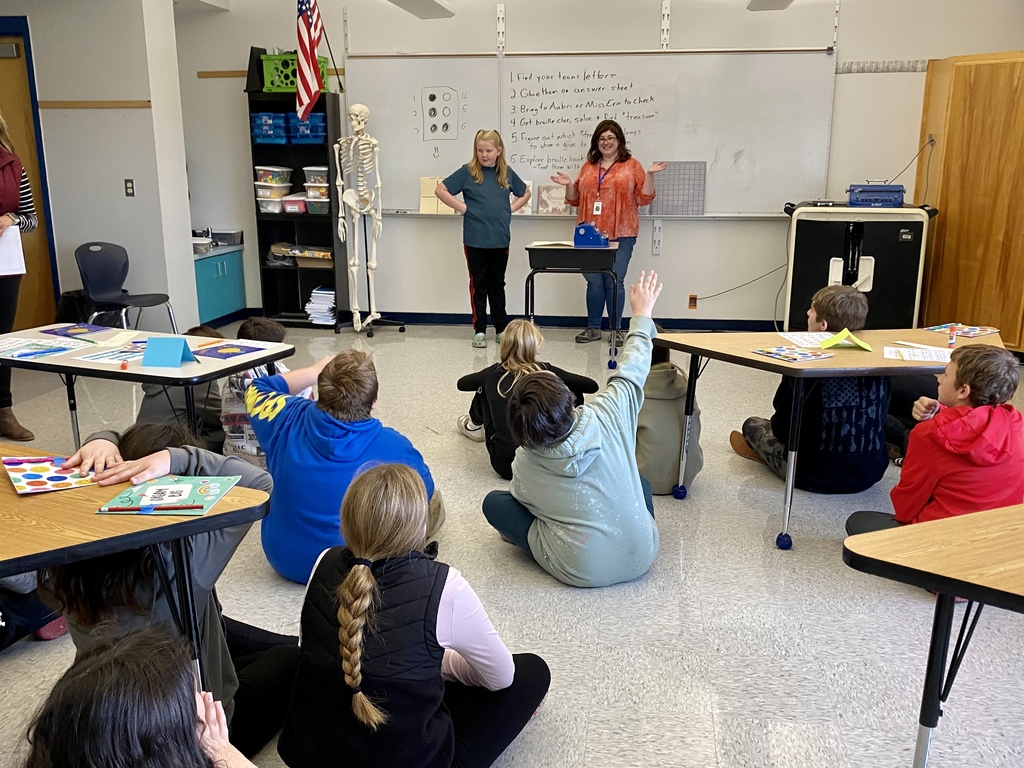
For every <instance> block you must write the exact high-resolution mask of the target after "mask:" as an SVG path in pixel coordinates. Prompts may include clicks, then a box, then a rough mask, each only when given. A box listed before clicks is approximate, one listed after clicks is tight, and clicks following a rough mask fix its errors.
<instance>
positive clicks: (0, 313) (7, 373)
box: [0, 251, 508, 408]
mask: <svg viewBox="0 0 1024 768" xmlns="http://www.w3.org/2000/svg"><path fill="white" fill-rule="evenodd" d="M505 253H506V259H507V254H508V251H506V252H505ZM504 274H505V268H504V267H502V275H504ZM21 278H22V275H5V276H3V277H0V333H10V332H11V329H13V328H14V315H15V313H16V312H17V311H18V291H19V290H20V289H21ZM10 407H11V367H10V366H9V365H4V366H0V408H10Z"/></svg>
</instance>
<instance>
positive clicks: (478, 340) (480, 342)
mask: <svg viewBox="0 0 1024 768" xmlns="http://www.w3.org/2000/svg"><path fill="white" fill-rule="evenodd" d="M473 346H474V347H476V348H477V349H484V348H486V347H487V337H486V336H484V335H483V334H482V333H475V334H473Z"/></svg>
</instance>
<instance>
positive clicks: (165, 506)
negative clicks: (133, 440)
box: [97, 475, 242, 515]
mask: <svg viewBox="0 0 1024 768" xmlns="http://www.w3.org/2000/svg"><path fill="white" fill-rule="evenodd" d="M241 479H242V477H241V475H234V476H233V477H178V476H176V475H165V476H164V477H158V478H156V479H155V480H149V481H147V482H145V483H142V484H141V485H133V486H131V487H129V488H125V489H124V490H123V491H121V493H119V494H117V496H115V497H114V498H112V499H111V500H110V501H108V502H107V503H106V504H104V505H103V506H102V507H100V508H99V509H98V510H97V512H98V513H99V514H107V515H205V514H206V513H207V512H208V511H209V510H210V509H211V508H212V507H213V505H214V504H216V503H217V502H218V501H220V499H221V497H223V496H224V494H226V493H227V492H228V491H229V490H231V489H232V488H233V487H234V486H235V483H237V482H238V481H239V480H241Z"/></svg>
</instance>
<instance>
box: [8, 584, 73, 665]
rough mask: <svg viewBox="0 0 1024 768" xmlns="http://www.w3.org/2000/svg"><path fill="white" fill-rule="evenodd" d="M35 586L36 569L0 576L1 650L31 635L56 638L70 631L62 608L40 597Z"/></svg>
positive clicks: (41, 637)
mask: <svg viewBox="0 0 1024 768" xmlns="http://www.w3.org/2000/svg"><path fill="white" fill-rule="evenodd" d="M36 586H38V585H37V583H36V574H35V571H33V572H31V573H20V574H18V575H16V576H4V577H2V578H0V651H2V650H4V649H5V648H7V647H9V646H11V645H13V644H14V643H16V642H18V641H19V640H21V638H23V637H28V636H29V635H31V634H35V636H36V637H38V638H39V639H40V640H55V639H56V638H58V637H63V636H64V635H66V634H67V633H68V624H67V622H66V621H65V620H64V617H63V616H61V615H60V611H55V610H54V609H53V608H51V607H50V606H48V605H45V604H44V603H43V602H42V601H41V600H40V599H39V595H38V593H37V592H36Z"/></svg>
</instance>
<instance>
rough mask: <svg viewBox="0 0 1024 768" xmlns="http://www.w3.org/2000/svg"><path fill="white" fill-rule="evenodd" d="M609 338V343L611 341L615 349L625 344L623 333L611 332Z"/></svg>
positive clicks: (624, 334)
mask: <svg viewBox="0 0 1024 768" xmlns="http://www.w3.org/2000/svg"><path fill="white" fill-rule="evenodd" d="M610 336H611V338H610V339H609V341H612V342H613V343H614V344H615V346H616V347H621V346H622V345H623V344H625V343H626V333H625V331H612V332H611V334H610Z"/></svg>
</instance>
